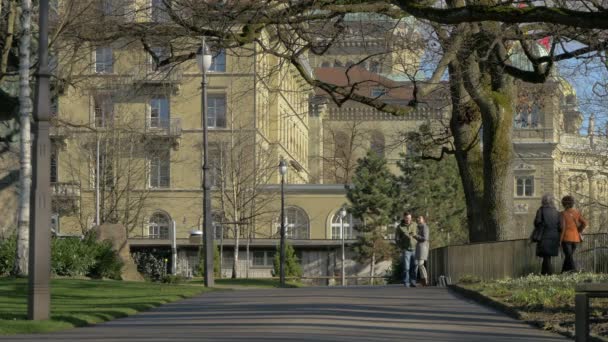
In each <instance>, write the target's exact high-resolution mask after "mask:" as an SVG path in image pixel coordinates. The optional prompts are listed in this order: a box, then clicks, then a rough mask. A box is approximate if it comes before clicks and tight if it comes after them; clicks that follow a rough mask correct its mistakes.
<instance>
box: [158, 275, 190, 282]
mask: <svg viewBox="0 0 608 342" xmlns="http://www.w3.org/2000/svg"><path fill="white" fill-rule="evenodd" d="M184 280H185V278H184V277H182V276H180V275H172V274H169V275H166V276H164V277H163V278H162V279H161V282H163V283H165V284H181V283H183V282H184Z"/></svg>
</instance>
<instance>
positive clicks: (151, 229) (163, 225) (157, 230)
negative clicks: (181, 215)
mask: <svg viewBox="0 0 608 342" xmlns="http://www.w3.org/2000/svg"><path fill="white" fill-rule="evenodd" d="M170 224H171V218H170V217H169V215H167V214H165V213H162V212H156V213H154V214H153V215H152V216H151V217H150V221H149V222H148V237H149V238H150V239H168V238H169V225H170Z"/></svg>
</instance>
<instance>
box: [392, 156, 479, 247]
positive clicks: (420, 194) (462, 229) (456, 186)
mask: <svg viewBox="0 0 608 342" xmlns="http://www.w3.org/2000/svg"><path fill="white" fill-rule="evenodd" d="M398 164H399V168H400V169H401V172H402V175H401V176H400V177H399V182H400V184H401V187H402V188H403V189H405V191H404V194H405V196H403V201H402V203H403V206H404V207H405V208H407V210H409V211H410V212H413V213H414V214H415V215H424V216H425V217H426V219H427V224H428V225H429V228H430V229H431V246H432V247H437V246H445V245H447V244H454V243H465V242H467V241H468V238H467V235H468V228H467V227H468V226H467V219H466V203H465V199H464V192H463V190H462V183H461V181H460V177H459V175H458V168H457V165H456V160H455V158H454V157H452V156H446V157H444V158H443V159H442V160H440V161H435V160H423V159H422V158H420V157H418V156H407V157H405V156H404V159H403V160H401V161H399V163H398Z"/></svg>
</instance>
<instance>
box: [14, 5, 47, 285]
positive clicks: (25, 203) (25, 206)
mask: <svg viewBox="0 0 608 342" xmlns="http://www.w3.org/2000/svg"><path fill="white" fill-rule="evenodd" d="M31 18H32V2H31V0H22V1H21V31H22V32H21V41H20V43H19V121H20V124H21V142H20V154H19V164H20V172H19V185H20V187H19V190H20V194H19V218H18V224H17V251H16V258H15V265H14V271H13V273H14V274H15V275H17V276H26V275H27V274H28V253H29V252H28V251H29V248H28V246H29V228H30V227H29V226H30V225H29V222H30V190H31V185H32V146H31V145H32V141H31V136H30V133H31V132H30V116H31V114H32V99H31V98H30V93H31V91H30V41H31V37H32V32H31V27H32V25H31ZM49 225H50V222H49ZM49 229H50V227H49Z"/></svg>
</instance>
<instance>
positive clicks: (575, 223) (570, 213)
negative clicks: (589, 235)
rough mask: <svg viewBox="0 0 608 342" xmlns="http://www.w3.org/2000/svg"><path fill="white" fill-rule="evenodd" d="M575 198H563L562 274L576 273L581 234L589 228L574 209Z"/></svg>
mask: <svg viewBox="0 0 608 342" xmlns="http://www.w3.org/2000/svg"><path fill="white" fill-rule="evenodd" d="M574 202H575V200H574V197H572V196H570V195H568V196H564V198H562V206H563V207H564V211H562V215H561V219H562V234H561V237H560V241H561V243H562V250H563V251H564V266H563V267H562V272H570V271H575V272H576V262H575V261H574V251H576V247H577V246H578V244H579V243H581V241H582V238H581V234H582V232H583V231H584V230H585V228H587V225H588V222H587V220H585V219H584V218H583V215H581V213H580V211H578V210H577V209H575V208H574Z"/></svg>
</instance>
